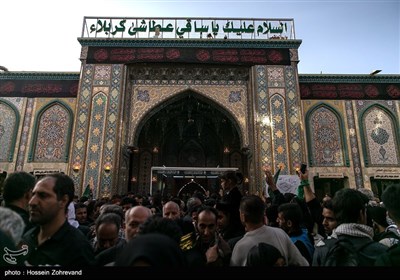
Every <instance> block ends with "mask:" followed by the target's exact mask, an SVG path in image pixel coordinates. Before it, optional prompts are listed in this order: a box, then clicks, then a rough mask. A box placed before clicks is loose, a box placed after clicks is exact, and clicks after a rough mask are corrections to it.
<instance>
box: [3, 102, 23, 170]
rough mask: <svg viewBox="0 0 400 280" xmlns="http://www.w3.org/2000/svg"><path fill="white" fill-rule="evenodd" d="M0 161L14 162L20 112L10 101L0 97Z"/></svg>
mask: <svg viewBox="0 0 400 280" xmlns="http://www.w3.org/2000/svg"><path fill="white" fill-rule="evenodd" d="M0 115H1V116H2V118H0V162H1V161H8V162H12V161H13V157H14V150H15V143H16V142H17V141H16V140H17V134H18V127H19V121H20V114H19V112H18V109H17V108H16V107H15V106H14V105H13V104H12V103H10V102H8V101H6V100H4V99H0Z"/></svg>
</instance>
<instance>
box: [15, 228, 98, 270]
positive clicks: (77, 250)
mask: <svg viewBox="0 0 400 280" xmlns="http://www.w3.org/2000/svg"><path fill="white" fill-rule="evenodd" d="M39 229H40V228H39V227H35V228H33V229H31V230H29V231H28V232H27V233H26V234H25V235H24V236H23V238H22V244H21V245H27V246H28V254H27V256H26V261H27V262H28V263H29V264H30V265H33V266H39V265H61V266H80V267H85V266H90V265H93V264H94V254H93V249H92V247H91V246H90V243H89V241H88V240H87V238H86V237H85V236H84V235H83V233H82V232H81V231H80V230H79V229H76V228H74V227H73V226H71V225H70V224H69V223H68V221H67V220H65V222H64V224H63V225H62V226H61V228H60V229H59V230H58V231H57V232H56V233H55V234H54V235H53V236H52V237H51V238H49V239H48V240H46V241H45V242H43V243H42V244H41V245H40V246H38V241H37V236H38V234H39Z"/></svg>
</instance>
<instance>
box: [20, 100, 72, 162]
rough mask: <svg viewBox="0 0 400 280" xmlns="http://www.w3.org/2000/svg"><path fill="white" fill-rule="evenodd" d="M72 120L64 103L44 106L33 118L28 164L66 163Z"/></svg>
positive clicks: (70, 111) (70, 113) (55, 102)
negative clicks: (31, 162) (30, 162)
mask: <svg viewBox="0 0 400 280" xmlns="http://www.w3.org/2000/svg"><path fill="white" fill-rule="evenodd" d="M73 119H74V117H73V112H72V110H71V108H70V107H69V106H68V105H67V104H65V103H64V102H61V101H59V100H57V101H53V102H50V103H49V104H47V105H46V106H44V107H43V108H42V109H41V110H40V111H39V112H38V113H37V114H36V117H35V122H34V129H33V137H32V141H31V148H30V153H29V156H28V162H29V161H34V162H68V156H69V148H70V144H71V132H72V125H73V122H72V120H73Z"/></svg>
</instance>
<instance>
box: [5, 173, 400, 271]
mask: <svg viewBox="0 0 400 280" xmlns="http://www.w3.org/2000/svg"><path fill="white" fill-rule="evenodd" d="M264 172H265V178H266V183H267V184H268V187H269V190H270V193H269V195H268V196H265V195H243V194H242V193H241V191H240V190H239V188H238V185H239V184H240V180H241V179H242V176H240V174H238V173H237V172H233V171H229V172H226V173H224V174H223V175H221V176H220V178H219V179H220V185H221V193H213V194H208V193H207V194H204V193H201V192H195V193H193V195H192V196H191V197H190V198H188V199H185V200H182V199H180V198H179V197H173V196H171V197H162V196H161V195H160V194H155V195H153V196H143V195H140V194H135V193H132V192H129V193H127V194H124V195H114V196H113V197H111V198H101V199H98V200H95V199H92V198H91V197H85V196H83V197H77V196H76V195H75V188H74V182H73V180H72V179H71V178H70V177H69V176H68V175H66V174H58V173H57V174H50V175H48V176H46V177H44V178H41V179H40V180H38V181H36V180H35V177H33V176H32V175H31V174H29V173H26V172H14V173H12V174H10V175H9V176H8V177H7V178H6V180H5V182H4V186H3V190H4V191H3V199H4V201H3V202H2V205H3V206H1V207H0V241H1V244H0V249H1V252H2V254H3V255H2V256H1V258H0V259H1V260H0V261H1V262H0V265H1V266H61V267H104V266H107V267H111V266H120V267H122V266H159V267H188V268H192V267H193V268H194V267H228V266H248V267H250V266H252V267H273V266H289V267H293V266H400V245H399V244H400V243H399V240H400V233H399V227H400V185H399V184H393V185H391V186H388V187H387V188H386V189H385V190H384V192H383V194H382V198H381V199H382V202H380V203H379V202H376V201H375V198H374V196H373V193H372V194H371V191H369V190H367V189H353V188H344V189H341V190H339V191H337V192H336V193H335V195H334V196H333V197H330V196H326V197H325V198H324V199H323V200H322V201H319V200H318V199H317V197H316V196H315V194H314V192H313V191H312V188H311V187H310V184H309V181H308V171H305V172H304V173H302V172H299V173H298V175H299V177H300V180H301V183H300V185H299V187H298V189H297V194H292V193H281V191H280V190H279V189H278V187H277V186H276V180H275V178H274V176H273V174H272V172H271V171H270V170H269V169H265V170H264Z"/></svg>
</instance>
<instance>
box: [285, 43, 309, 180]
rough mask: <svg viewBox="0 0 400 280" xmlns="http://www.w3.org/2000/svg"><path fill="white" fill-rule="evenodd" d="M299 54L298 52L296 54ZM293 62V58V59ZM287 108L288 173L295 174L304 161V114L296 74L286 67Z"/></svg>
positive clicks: (289, 67)
mask: <svg viewBox="0 0 400 280" xmlns="http://www.w3.org/2000/svg"><path fill="white" fill-rule="evenodd" d="M295 53H296V54H297V50H296V52H295ZM292 60H293V57H292ZM284 69H285V72H284V73H285V86H286V107H287V108H288V113H287V114H288V117H287V119H288V122H287V127H288V134H287V136H288V138H287V139H290V141H288V143H289V145H290V146H289V157H290V165H288V168H287V170H288V173H290V174H294V172H293V171H294V168H296V166H298V165H300V164H301V162H303V161H304V159H305V157H304V148H305V147H304V139H303V136H302V130H301V127H302V113H301V105H300V103H301V102H300V94H299V93H298V92H299V90H298V89H297V83H296V72H295V71H294V68H293V67H292V66H285V67H284Z"/></svg>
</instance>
